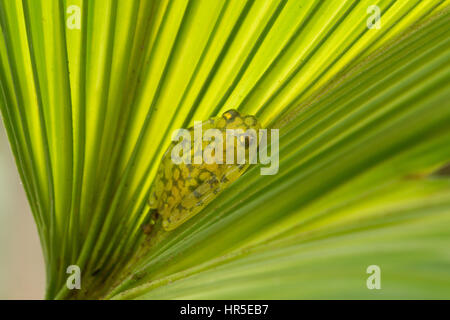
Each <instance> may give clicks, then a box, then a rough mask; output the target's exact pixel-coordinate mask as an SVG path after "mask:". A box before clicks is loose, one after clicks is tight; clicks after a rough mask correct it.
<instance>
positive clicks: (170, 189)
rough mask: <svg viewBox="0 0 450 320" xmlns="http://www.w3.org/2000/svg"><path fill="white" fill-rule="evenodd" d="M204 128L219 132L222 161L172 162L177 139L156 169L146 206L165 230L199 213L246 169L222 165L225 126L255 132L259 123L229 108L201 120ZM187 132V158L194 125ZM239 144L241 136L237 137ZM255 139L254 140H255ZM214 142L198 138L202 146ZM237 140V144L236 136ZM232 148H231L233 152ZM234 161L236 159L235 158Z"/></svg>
mask: <svg viewBox="0 0 450 320" xmlns="http://www.w3.org/2000/svg"><path fill="white" fill-rule="evenodd" d="M208 129H218V130H220V132H221V133H222V136H223V141H224V148H223V153H224V154H223V162H224V163H223V164H217V163H212V164H207V163H205V162H204V161H203V162H202V164H194V163H193V161H191V164H185V163H180V164H175V163H174V162H173V161H172V159H171V154H172V149H173V148H174V146H175V145H176V144H177V143H178V142H172V144H171V145H170V146H169V147H168V149H167V151H166V152H165V154H164V156H163V158H162V160H161V164H160V166H159V168H158V172H157V174H156V177H155V180H154V182H153V184H152V187H151V188H150V198H149V205H150V208H151V209H153V211H154V212H155V211H156V212H157V213H158V214H159V215H161V216H162V226H163V228H164V229H165V230H166V231H170V230H173V229H175V228H177V227H178V226H180V225H181V224H183V223H184V222H186V221H187V220H188V219H190V218H191V217H193V216H194V215H196V214H197V213H199V212H200V211H201V210H202V209H203V208H204V207H205V206H206V205H207V204H208V203H209V202H211V200H213V199H214V198H215V197H216V196H217V195H218V194H219V193H220V192H221V191H222V190H223V189H224V188H226V187H227V186H228V185H229V184H231V183H232V182H233V181H235V180H236V179H238V178H239V177H240V176H241V175H242V174H243V173H244V172H245V170H246V169H247V168H248V166H249V163H248V161H247V160H246V162H245V164H237V163H236V162H237V161H235V162H234V164H226V163H225V159H226V148H227V147H228V144H226V143H225V141H226V130H227V129H242V130H243V131H244V132H245V131H246V130H247V129H254V130H255V131H256V133H258V129H260V125H259V123H258V120H257V119H256V118H255V117H254V116H252V115H241V114H240V113H239V112H238V111H236V110H229V111H227V112H225V113H224V114H223V115H222V116H220V117H217V118H212V119H209V120H207V121H205V122H202V131H203V133H204V132H205V131H206V130H208ZM188 130H189V132H190V134H191V159H193V154H194V144H195V143H196V142H198V141H196V140H195V138H194V127H191V128H189V129H188ZM241 138H242V139H241V141H240V142H241V143H245V142H244V141H243V139H244V137H241ZM257 140H258V139H257ZM210 143H214V141H213V142H209V141H202V147H203V148H202V149H203V150H205V147H206V146H207V145H208V144H210ZM237 143H239V138H238V141H237ZM236 145H237V144H230V146H229V147H230V148H234V149H236ZM245 148H246V149H245V150H246V159H248V141H247V145H246V146H245ZM235 151H236V150H233V152H234V153H235ZM235 160H236V158H235Z"/></svg>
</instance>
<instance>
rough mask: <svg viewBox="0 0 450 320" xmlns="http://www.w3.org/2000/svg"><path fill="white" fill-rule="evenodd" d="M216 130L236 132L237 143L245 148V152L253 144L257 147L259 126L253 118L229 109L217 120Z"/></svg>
mask: <svg viewBox="0 0 450 320" xmlns="http://www.w3.org/2000/svg"><path fill="white" fill-rule="evenodd" d="M216 128H218V129H220V130H226V129H235V130H236V132H237V141H238V143H240V144H241V145H242V146H245V149H246V150H247V151H248V149H249V148H250V146H251V145H253V144H256V146H258V140H259V139H258V135H259V129H261V125H260V124H259V122H258V119H256V117H255V116H252V115H244V114H241V113H239V111H237V110H234V109H231V110H228V111H226V112H224V113H223V114H222V116H221V117H219V118H218V119H217V122H216ZM249 129H252V130H249ZM239 132H241V133H239Z"/></svg>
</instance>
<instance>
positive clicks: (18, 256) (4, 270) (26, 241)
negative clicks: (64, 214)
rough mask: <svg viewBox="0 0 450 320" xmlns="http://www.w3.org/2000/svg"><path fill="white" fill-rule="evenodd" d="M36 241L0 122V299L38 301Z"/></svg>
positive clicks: (41, 282) (40, 280)
mask: <svg viewBox="0 0 450 320" xmlns="http://www.w3.org/2000/svg"><path fill="white" fill-rule="evenodd" d="M44 272H45V271H44V261H43V258H42V253H41V247H40V244H39V238H38V235H37V231H36V226H35V224H34V221H33V217H32V215H31V212H30V209H29V206H28V202H27V199H26V196H25V192H24V190H23V187H22V185H21V183H20V179H19V174H18V173H17V168H16V165H15V163H14V158H13V156H12V153H11V149H10V147H9V144H8V139H7V137H6V132H5V128H4V126H3V122H2V121H1V120H0V299H42V298H43V297H44V287H45V274H44Z"/></svg>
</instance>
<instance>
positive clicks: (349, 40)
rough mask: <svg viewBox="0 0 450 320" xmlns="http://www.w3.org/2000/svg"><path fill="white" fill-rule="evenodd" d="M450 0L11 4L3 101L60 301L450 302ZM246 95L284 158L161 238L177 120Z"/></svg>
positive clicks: (26, 0)
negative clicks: (163, 171) (377, 281)
mask: <svg viewBox="0 0 450 320" xmlns="http://www.w3.org/2000/svg"><path fill="white" fill-rule="evenodd" d="M372 5H376V6H378V7H379V8H380V12H381V20H380V28H379V29H376V28H375V29H371V28H368V25H367V20H368V19H370V15H371V14H372V13H370V11H369V13H368V11H367V10H368V7H370V6H372ZM74 6H75V7H74ZM449 6H450V2H449V1H448V0H442V1H441V0H423V1H421V0H405V1H403V0H398V1H395V0H378V1H376V0H367V1H366V0H361V1H356V0H355V1H350V0H349V1H346V0H336V1H335V0H328V1H321V0H317V1H313V0H308V1H300V0H289V1H283V0H273V1H272V0H255V1H251V0H249V1H242V0H227V1H224V0H214V1H211V0H191V1H188V0H170V1H169V0H168V1H162V0H161V1H151V0H148V1H145V0H142V1H138V0H128V1H125V0H123V1H122V0H118V1H112V0H95V1H90V0H64V1H63V0H61V1H59V0H45V1H44V0H23V1H18V0H4V1H2V2H1V3H0V27H1V31H2V35H1V41H0V79H1V91H0V93H1V100H0V107H1V111H2V115H3V120H4V123H5V127H6V128H7V131H8V135H9V139H10V142H11V146H12V150H13V152H14V154H15V157H16V162H17V166H18V169H19V172H20V174H21V177H22V180H23V183H24V187H25V190H26V192H27V195H28V199H29V202H30V206H31V208H32V211H33V214H34V217H35V220H36V224H37V228H38V231H39V235H40V238H41V243H42V247H43V253H44V256H45V260H46V265H47V295H46V296H47V298H50V299H52V298H58V299H65V298H115V299H117V298H141V299H164V298H177V299H178V298H449V297H450V296H449V295H450V282H449V279H450V269H449V268H448V266H449V265H450V257H449V251H448V248H449V247H450V224H449V222H450V221H449V220H450V181H449V178H448V175H445V174H442V172H445V170H444V171H439V172H437V170H438V169H439V168H440V167H442V166H443V165H445V164H446V163H448V162H449V161H450V126H449V123H450V103H449V101H450V86H449V83H450V63H449V62H450V42H449V41H450V40H449V37H448V34H449V31H450V27H449V26H450V12H449ZM74 8H75V9H77V8H78V9H79V17H78V18H79V19H80V21H81V22H80V28H76V27H75V28H73V26H71V27H70V28H69V26H70V21H72V20H70V19H73V18H74V16H73V15H74V14H76V13H74V12H77V11H73V9H74ZM75 18H76V17H75ZM69 20H70V21H69ZM232 108H233V109H237V110H239V111H240V112H242V113H245V114H253V115H256V116H257V117H258V119H259V120H260V122H261V124H262V126H263V127H265V128H273V129H280V151H279V156H280V166H279V172H278V173H277V174H275V175H272V176H262V175H261V174H260V168H261V166H260V165H255V166H253V167H252V168H250V170H248V171H247V172H246V173H245V174H244V175H243V176H242V177H240V178H239V179H238V180H237V181H236V182H235V183H233V184H232V185H231V186H230V187H229V188H227V189H226V190H225V191H224V192H223V193H221V194H220V195H219V196H218V197H217V198H215V199H214V200H213V202H211V203H210V204H209V205H208V206H206V207H205V208H204V210H202V212H200V213H199V214H198V215H197V216H195V217H194V218H192V219H190V220H189V221H188V222H186V223H185V224H183V225H182V226H180V227H178V228H177V229H175V230H173V231H171V232H166V231H163V230H162V229H161V228H160V225H159V224H157V225H156V228H155V230H154V232H152V233H151V234H150V235H145V234H144V232H143V230H142V224H143V223H145V222H146V221H147V218H148V211H149V207H148V205H147V199H148V192H149V188H150V185H151V183H152V181H153V179H154V176H155V174H156V170H157V169H158V166H159V161H160V159H161V157H162V155H163V153H164V152H165V150H166V148H167V147H168V145H169V143H170V141H171V135H172V132H173V131H174V130H175V129H177V128H182V127H184V128H186V127H189V126H191V125H192V124H193V123H194V121H203V120H206V119H208V118H210V117H214V116H217V115H220V114H222V113H223V112H224V111H226V110H228V109H232ZM69 265H78V266H80V268H81V270H82V274H83V280H82V281H83V288H82V290H80V291H70V290H68V289H67V287H66V277H67V274H66V268H67V267H68V266H69ZM369 265H379V266H380V268H381V270H382V272H383V280H382V281H383V282H382V290H368V289H367V287H366V283H365V281H366V278H367V276H368V275H367V274H366V268H367V267H368V266H369Z"/></svg>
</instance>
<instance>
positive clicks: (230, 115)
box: [222, 109, 240, 122]
mask: <svg viewBox="0 0 450 320" xmlns="http://www.w3.org/2000/svg"><path fill="white" fill-rule="evenodd" d="M222 116H223V117H224V118H225V119H226V120H227V122H232V121H233V120H234V119H235V118H236V117H240V114H239V112H237V111H236V110H234V109H231V110H228V111H226V112H225V113H224V114H223V115H222Z"/></svg>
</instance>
